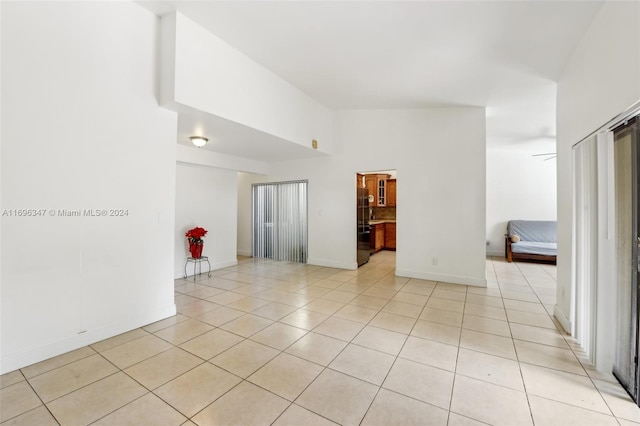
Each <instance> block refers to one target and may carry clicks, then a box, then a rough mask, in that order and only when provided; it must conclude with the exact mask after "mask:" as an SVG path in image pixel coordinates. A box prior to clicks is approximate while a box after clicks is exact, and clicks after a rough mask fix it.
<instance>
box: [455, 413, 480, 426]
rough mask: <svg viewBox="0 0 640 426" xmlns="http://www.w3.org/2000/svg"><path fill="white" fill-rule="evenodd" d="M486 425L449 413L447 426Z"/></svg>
mask: <svg viewBox="0 0 640 426" xmlns="http://www.w3.org/2000/svg"><path fill="white" fill-rule="evenodd" d="M486 424H487V423H483V422H479V421H477V420H473V419H470V418H469V417H465V416H461V415H460V414H457V413H454V412H451V411H450V412H449V423H447V426H485V425H486Z"/></svg>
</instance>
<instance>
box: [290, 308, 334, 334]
mask: <svg viewBox="0 0 640 426" xmlns="http://www.w3.org/2000/svg"><path fill="white" fill-rule="evenodd" d="M327 318H328V315H325V314H321V313H319V312H313V311H307V310H306V309H298V310H297V311H295V312H293V313H291V314H289V315H287V316H286V317H284V318H282V319H281V320H280V322H281V323H284V324H289V325H292V326H294V327H298V328H302V329H304V330H313V329H314V328H316V327H317V326H318V325H319V324H320V323H322V322H323V321H324V320H326V319H327Z"/></svg>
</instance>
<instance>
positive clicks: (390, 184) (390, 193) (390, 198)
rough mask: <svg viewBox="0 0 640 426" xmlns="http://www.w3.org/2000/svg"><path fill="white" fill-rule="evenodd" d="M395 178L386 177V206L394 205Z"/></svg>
mask: <svg viewBox="0 0 640 426" xmlns="http://www.w3.org/2000/svg"><path fill="white" fill-rule="evenodd" d="M396 185H397V183H396V180H395V179H387V207H395V206H396Z"/></svg>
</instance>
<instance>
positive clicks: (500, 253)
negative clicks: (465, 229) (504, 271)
mask: <svg viewBox="0 0 640 426" xmlns="http://www.w3.org/2000/svg"><path fill="white" fill-rule="evenodd" d="M487 256H491V257H504V250H487Z"/></svg>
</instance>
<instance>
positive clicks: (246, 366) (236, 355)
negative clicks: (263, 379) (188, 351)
mask: <svg viewBox="0 0 640 426" xmlns="http://www.w3.org/2000/svg"><path fill="white" fill-rule="evenodd" d="M278 353H279V351H277V350H275V349H273V348H270V347H269V346H265V345H262V344H260V343H256V342H252V341H251V340H245V341H243V342H242V343H238V344H237V345H235V346H234V347H232V348H231V349H228V350H227V351H225V352H222V353H221V354H220V355H218V356H216V357H214V358H212V359H211V360H210V362H211V363H213V364H215V365H217V366H219V367H221V368H224V369H225V370H227V371H229V372H231V373H233V374H235V375H237V376H240V377H242V378H246V377H248V376H249V375H251V374H252V373H253V372H255V371H256V370H258V369H259V368H260V367H262V366H263V365H265V364H266V363H267V362H269V361H271V359H273V358H275V357H276V355H278Z"/></svg>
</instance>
